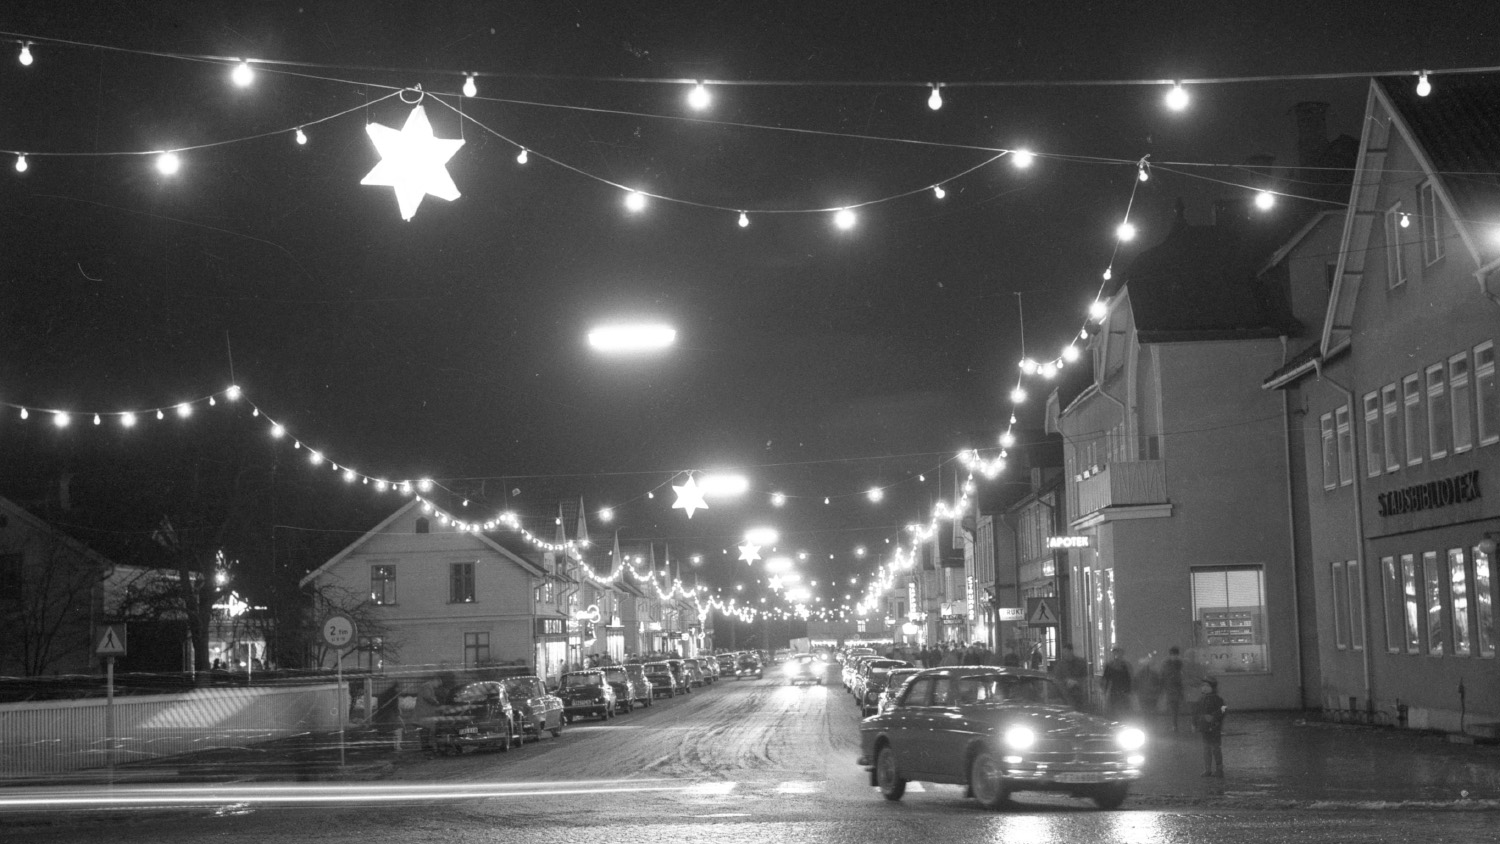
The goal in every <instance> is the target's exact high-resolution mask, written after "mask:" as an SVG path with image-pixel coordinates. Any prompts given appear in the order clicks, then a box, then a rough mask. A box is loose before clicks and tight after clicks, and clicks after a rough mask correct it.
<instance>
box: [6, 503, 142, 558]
mask: <svg viewBox="0 0 1500 844" xmlns="http://www.w3.org/2000/svg"><path fill="white" fill-rule="evenodd" d="M0 511H4V512H5V513H7V514H8V515H10V516H11V517H12V518H14V519H16V520H17V521H19V522H22V523H24V524H26V525H28V526H29V527H31V529H32V530H35V531H38V532H40V533H45V534H47V535H48V536H52V537H56V539H57V540H58V541H59V542H61V543H62V544H63V546H64V547H66V548H67V549H68V550H69V551H72V552H73V553H75V554H78V555H79V556H80V557H83V558H84V559H85V560H88V561H89V562H91V563H93V564H95V565H97V566H100V567H101V568H111V567H113V566H114V565H115V563H114V561H112V560H110V559H109V558H107V557H105V556H104V555H103V554H100V553H99V552H97V551H95V550H94V549H92V548H90V547H88V546H87V545H84V544H83V543H82V542H80V541H78V540H77V539H74V538H73V537H72V536H70V535H68V534H67V533H66V532H64V531H62V530H59V529H58V528H56V527H53V526H52V525H51V524H50V523H49V522H47V521H46V520H44V519H42V518H41V517H39V516H37V515H36V514H34V513H32V512H31V511H30V510H27V509H26V508H25V507H22V506H21V505H19V504H17V503H16V502H14V501H11V500H10V499H9V498H3V497H0ZM137 568H144V567H140V566H137Z"/></svg>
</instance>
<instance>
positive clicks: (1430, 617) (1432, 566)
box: [1422, 551, 1448, 656]
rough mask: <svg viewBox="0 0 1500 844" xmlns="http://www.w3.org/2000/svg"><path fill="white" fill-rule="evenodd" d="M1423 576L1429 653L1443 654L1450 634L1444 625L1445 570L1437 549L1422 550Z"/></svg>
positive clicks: (1433, 654)
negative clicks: (1440, 562) (1439, 559)
mask: <svg viewBox="0 0 1500 844" xmlns="http://www.w3.org/2000/svg"><path fill="white" fill-rule="evenodd" d="M1422 577H1423V585H1424V586H1425V587H1426V589H1425V591H1424V592H1423V594H1422V597H1423V598H1424V599H1425V600H1426V604H1427V653H1429V654H1431V655H1432V656H1442V655H1443V652H1444V651H1445V650H1447V639H1448V636H1447V630H1445V629H1444V625H1443V572H1442V569H1441V568H1439V567H1438V558H1437V552H1436V551H1423V552H1422Z"/></svg>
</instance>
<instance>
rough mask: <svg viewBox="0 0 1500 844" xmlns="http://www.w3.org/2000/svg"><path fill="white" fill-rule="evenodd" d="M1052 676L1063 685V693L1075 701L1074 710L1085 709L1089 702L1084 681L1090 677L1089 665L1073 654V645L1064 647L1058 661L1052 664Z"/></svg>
mask: <svg viewBox="0 0 1500 844" xmlns="http://www.w3.org/2000/svg"><path fill="white" fill-rule="evenodd" d="M1052 675H1053V676H1054V677H1056V678H1057V682H1058V683H1060V684H1062V687H1063V691H1064V692H1066V693H1067V695H1068V698H1069V699H1071V700H1072V701H1073V708H1074V709H1083V707H1084V704H1085V703H1086V701H1087V696H1086V692H1085V689H1084V686H1083V681H1084V679H1085V678H1086V677H1088V675H1089V667H1088V664H1087V663H1085V662H1084V661H1083V657H1081V656H1079V655H1078V654H1076V653H1074V652H1073V646H1072V645H1063V646H1062V650H1061V651H1060V652H1059V653H1058V656H1057V661H1056V662H1054V663H1053V664H1052Z"/></svg>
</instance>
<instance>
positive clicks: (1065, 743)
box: [1026, 737, 1124, 765]
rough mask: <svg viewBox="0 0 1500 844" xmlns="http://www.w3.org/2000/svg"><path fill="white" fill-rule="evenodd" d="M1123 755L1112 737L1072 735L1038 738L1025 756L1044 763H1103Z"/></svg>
mask: <svg viewBox="0 0 1500 844" xmlns="http://www.w3.org/2000/svg"><path fill="white" fill-rule="evenodd" d="M1123 755H1124V751H1123V750H1121V749H1120V746H1119V745H1118V744H1116V743H1115V741H1114V740H1113V739H1110V738H1088V737H1072V738H1041V739H1038V740H1037V743H1036V744H1035V745H1033V746H1032V748H1031V749H1030V750H1029V751H1027V753H1026V758H1027V760H1028V761H1030V762H1038V763H1041V764H1046V765H1066V764H1086V765H1088V764H1092V765H1103V764H1109V763H1111V762H1119V761H1120V760H1121V757H1122V756H1123Z"/></svg>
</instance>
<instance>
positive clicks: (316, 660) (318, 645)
mask: <svg viewBox="0 0 1500 844" xmlns="http://www.w3.org/2000/svg"><path fill="white" fill-rule="evenodd" d="M308 588H309V590H310V591H311V593H312V605H311V610H310V614H309V616H308V617H307V626H306V628H305V630H303V631H301V638H302V639H303V641H305V642H306V643H307V648H308V651H309V653H310V654H311V657H312V659H311V662H312V664H313V665H323V664H324V661H325V659H326V658H328V657H330V656H332V655H333V654H332V652H331V649H330V648H329V647H328V645H327V644H326V643H324V642H323V636H322V633H321V622H322V620H323V619H324V618H327V617H328V616H329V615H332V614H334V613H342V614H344V615H347V616H349V618H350V619H351V620H353V621H354V624H355V626H356V627H357V628H358V633H359V641H358V644H357V645H356V650H357V651H359V652H361V653H378V654H380V655H381V657H383V658H387V659H395V658H397V657H399V656H400V655H401V642H400V640H398V639H393V638H391V627H390V625H388V624H386V623H385V621H384V620H382V619H381V618H380V617H379V616H377V615H376V614H375V604H374V603H372V602H371V601H370V597H369V596H368V595H361V594H359V593H356V592H354V591H353V590H350V589H346V588H344V587H342V586H332V585H328V584H321V585H319V584H310V585H309V587H308Z"/></svg>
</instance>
